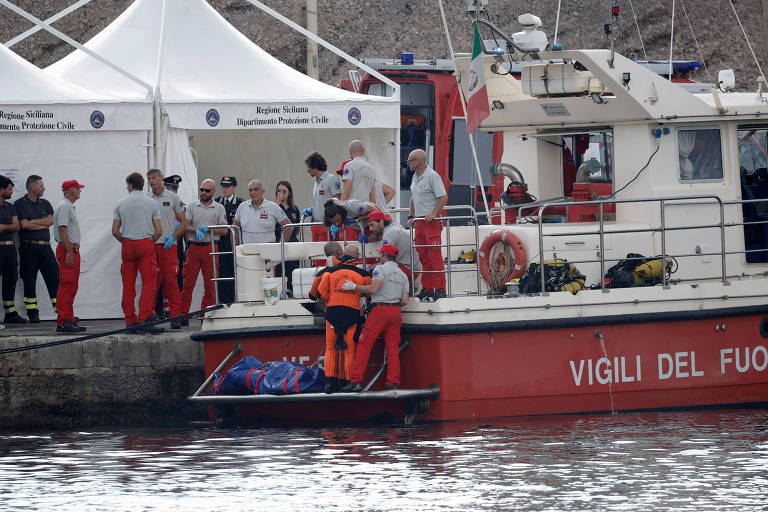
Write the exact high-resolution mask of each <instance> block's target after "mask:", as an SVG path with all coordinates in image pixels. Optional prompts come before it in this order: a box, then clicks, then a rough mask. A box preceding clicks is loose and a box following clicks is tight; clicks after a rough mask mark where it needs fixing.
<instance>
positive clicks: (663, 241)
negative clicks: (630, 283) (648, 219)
mask: <svg viewBox="0 0 768 512" xmlns="http://www.w3.org/2000/svg"><path fill="white" fill-rule="evenodd" d="M702 199H707V200H712V201H715V202H717V203H718V205H719V210H720V222H719V224H717V227H719V228H720V253H719V254H720V256H721V258H720V259H721V266H722V276H721V279H722V281H723V285H724V286H728V284H729V283H728V276H727V272H726V258H725V208H724V206H723V201H722V199H720V197H718V196H716V195H697V196H671V197H663V198H637V199H600V200H594V201H579V205H590V204H592V205H597V206H598V214H599V236H600V245H599V252H600V272H601V274H600V275H601V279H600V288H601V289H602V290H603V292H605V291H606V289H605V279H602V276H604V275H605V219H604V211H603V206H604V205H605V204H618V203H659V209H660V212H659V213H660V221H661V225H660V226H659V231H661V261H662V264H663V262H665V261H666V256H667V254H666V225H665V216H664V212H665V206H667V205H668V201H682V202H680V203H669V205H673V206H674V205H681V204H683V205H688V206H690V205H692V204H694V205H695V204H705V203H695V202H691V201H696V200H702ZM567 204H573V203H572V202H567V203H566V202H562V201H561V202H545V203H543V204H542V205H541V206H539V218H538V231H539V268H540V271H541V281H540V285H541V293H542V295H545V296H546V295H548V293H547V291H546V282H545V281H546V275H545V266H544V224H543V220H544V215H543V212H544V210H546V209H547V208H551V207H553V206H566V205H567ZM662 286H663V287H664V288H668V287H669V285H668V284H667V275H666V272H662Z"/></svg>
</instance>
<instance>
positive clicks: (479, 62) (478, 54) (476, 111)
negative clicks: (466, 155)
mask: <svg viewBox="0 0 768 512" xmlns="http://www.w3.org/2000/svg"><path fill="white" fill-rule="evenodd" d="M490 114H491V111H490V109H489V108H488V90H487V89H486V87H485V70H484V69H483V41H482V39H480V31H479V30H478V29H477V25H475V41H474V43H473V44H472V64H471V65H470V67H469V93H468V94H467V133H472V132H473V131H475V129H476V128H477V127H478V126H480V123H482V122H483V119H485V118H486V117H488V116H489V115H490Z"/></svg>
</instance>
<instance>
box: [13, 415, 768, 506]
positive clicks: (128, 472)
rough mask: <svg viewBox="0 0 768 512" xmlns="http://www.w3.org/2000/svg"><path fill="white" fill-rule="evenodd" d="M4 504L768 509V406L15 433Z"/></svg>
mask: <svg viewBox="0 0 768 512" xmlns="http://www.w3.org/2000/svg"><path fill="white" fill-rule="evenodd" d="M0 509H2V510H30V509H36V510H57V511H62V510H73V511H74V510H77V511H82V510H89V511H93V510H126V511H128V510H130V511H137V510H172V509H176V510H178V511H189V510H222V511H231V510H323V511H330V510H420V511H426V510H609V509H610V510H627V509H629V510H650V509H657V510H697V511H699V510H740V511H744V510H765V509H768V410H765V409H751V410H750V409H745V410H717V411H686V412H660V413H633V414H617V415H589V416H548V417H531V418H512V419H499V420H494V421H490V422H488V423H483V424H481V423H464V422H451V423H441V424H427V425H417V426H413V427H399V426H398V427H369V428H351V427H343V428H342V427H339V428H296V429H291V428H260V429H216V428H212V427H207V426H206V427H200V428H174V429H162V430H158V429H152V430H136V429H131V430H125V429H119V430H117V429H116V430H106V431H105V430H99V431H77V432H75V431H73V432H54V433H42V434H30V433H26V434H7V433H6V434H0Z"/></svg>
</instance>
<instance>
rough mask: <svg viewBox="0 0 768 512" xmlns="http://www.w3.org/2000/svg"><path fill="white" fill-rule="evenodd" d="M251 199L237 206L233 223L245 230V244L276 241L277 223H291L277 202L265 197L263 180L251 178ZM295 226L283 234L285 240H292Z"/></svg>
mask: <svg viewBox="0 0 768 512" xmlns="http://www.w3.org/2000/svg"><path fill="white" fill-rule="evenodd" d="M248 195H249V196H250V198H251V200H250V201H244V202H243V203H242V204H241V205H240V206H238V207H237V212H235V220H234V222H233V224H235V225H236V226H239V227H240V230H241V231H242V232H243V243H244V244H257V243H269V242H275V241H276V239H275V224H280V225H281V226H284V225H286V224H288V223H289V221H288V217H287V216H286V215H285V212H284V211H283V209H282V208H280V206H278V205H277V203H273V202H272V201H270V200H268V199H264V184H263V183H262V182H261V180H251V182H250V183H248ZM291 234H293V228H288V229H286V230H285V233H284V234H283V236H284V240H290V239H291Z"/></svg>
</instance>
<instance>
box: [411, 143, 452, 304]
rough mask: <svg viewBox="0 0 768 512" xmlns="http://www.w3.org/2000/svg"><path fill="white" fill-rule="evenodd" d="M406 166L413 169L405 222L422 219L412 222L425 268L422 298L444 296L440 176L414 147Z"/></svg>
mask: <svg viewBox="0 0 768 512" xmlns="http://www.w3.org/2000/svg"><path fill="white" fill-rule="evenodd" d="M408 165H409V166H410V168H411V170H412V171H413V172H414V175H413V178H412V181H411V204H410V213H409V214H408V225H409V226H410V225H411V224H412V223H413V219H414V218H417V217H418V218H423V219H424V220H423V221H421V220H420V221H418V222H416V223H415V225H414V231H415V233H416V234H415V236H414V237H413V241H414V244H415V245H417V246H419V245H421V246H425V247H417V248H416V252H418V253H419V259H420V260H421V265H422V267H423V269H424V276H423V277H422V279H421V282H422V284H423V285H424V290H423V291H422V295H421V296H420V297H419V298H420V299H422V300H425V299H426V300H437V299H439V298H441V297H445V290H446V286H445V273H444V270H445V266H444V265H443V250H442V248H441V247H440V245H441V244H442V230H443V226H442V224H441V223H440V221H439V220H435V219H436V218H437V217H439V216H440V211H441V210H442V209H443V207H444V206H445V205H446V203H448V194H447V193H446V191H445V185H444V184H443V179H442V178H441V177H440V175H439V174H437V172H435V170H434V169H432V168H431V167H429V165H427V154H426V153H425V152H424V151H423V150H421V149H417V150H414V151H411V154H410V155H408Z"/></svg>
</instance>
